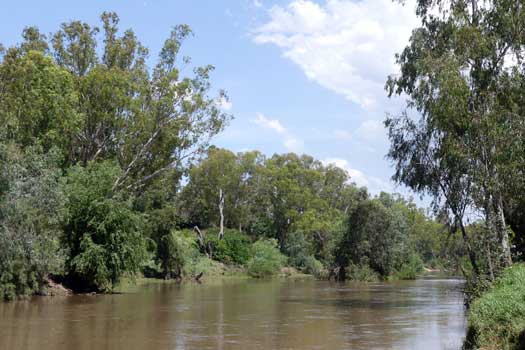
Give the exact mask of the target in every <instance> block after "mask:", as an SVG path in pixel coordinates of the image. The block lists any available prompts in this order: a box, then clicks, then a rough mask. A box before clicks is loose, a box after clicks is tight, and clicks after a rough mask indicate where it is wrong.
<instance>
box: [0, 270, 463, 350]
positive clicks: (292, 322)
mask: <svg viewBox="0 0 525 350" xmlns="http://www.w3.org/2000/svg"><path fill="white" fill-rule="evenodd" d="M461 286H462V281H461V280H459V279H441V278H423V279H419V280H416V281H404V282H393V283H372V284H358V283H345V284H339V283H335V282H326V281H315V280H313V279H305V280H282V279H274V280H251V279H248V280H245V279H239V280H224V281H222V282H220V283H219V282H215V283H213V282H205V283H203V284H193V283H189V284H175V283H172V284H150V285H144V286H141V287H139V288H138V289H137V290H136V291H134V292H132V293H127V294H119V295H97V296H73V297H51V298H45V297H38V298H33V299H31V300H29V301H27V300H26V301H18V302H13V303H4V304H2V303H0V349H2V350H4V349H5V350H24V349H28V350H33V349H35V350H63V349H64V350H66V349H67V350H84V349H86V350H87V349H89V350H91V349H93V350H95V349H96V350H104V349H112V350H113V349H114V350H121V349H122V350H124V349H125V350H134V349H141V350H143V349H144V350H168V349H169V350H178V349H190V350H193V349H196V350H201V349H256V350H257V349H265V350H266V349H301V350H307V349H352V350H360V349H366V350H372V349H401V350H404V349H417V350H419V349H422V350H433V349H440V350H441V349H460V348H461V342H462V340H463V338H464V335H465V319H464V309H463V304H462V295H461Z"/></svg>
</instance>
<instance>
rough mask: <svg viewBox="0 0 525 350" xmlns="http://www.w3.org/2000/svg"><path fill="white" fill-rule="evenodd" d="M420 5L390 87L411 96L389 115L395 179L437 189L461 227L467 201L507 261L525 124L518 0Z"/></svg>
mask: <svg viewBox="0 0 525 350" xmlns="http://www.w3.org/2000/svg"><path fill="white" fill-rule="evenodd" d="M417 14H418V16H419V17H420V18H421V27H419V28H417V29H415V30H414V31H413V34H412V36H411V38H410V43H409V45H408V46H407V47H406V48H405V49H404V50H403V52H402V53H401V54H399V55H398V56H397V62H398V64H399V66H400V68H401V72H400V74H399V75H395V76H391V77H390V78H389V79H388V82H387V90H388V92H389V94H390V95H394V94H406V95H407V96H408V102H407V107H408V109H409V112H407V113H404V114H403V115H401V116H399V117H395V116H391V117H389V118H388V119H387V121H386V125H387V127H388V128H389V137H390V139H391V142H392V146H391V150H390V152H389V158H390V159H391V160H392V161H393V162H394V164H395V166H396V173H395V175H394V179H395V180H397V181H398V182H401V183H404V184H406V185H408V186H409V187H411V188H412V189H414V190H416V191H419V192H427V193H429V194H431V195H432V196H433V198H434V199H435V203H436V204H444V205H445V206H446V208H447V209H448V210H450V212H451V213H452V216H453V218H454V221H456V223H457V224H458V225H459V226H460V228H461V230H462V231H463V230H464V224H463V218H464V213H465V211H466V210H467V208H475V209H478V210H479V211H481V212H482V213H483V214H484V217H485V222H486V225H487V227H489V228H490V230H489V232H490V233H491V234H492V236H493V238H494V239H495V240H497V241H498V242H499V254H498V259H497V260H498V264H500V265H501V266H508V265H510V264H511V262H512V259H511V254H510V242H509V231H508V228H507V225H506V219H505V210H504V199H503V196H504V193H505V188H506V186H508V184H509V181H511V179H512V177H514V176H516V175H518V174H519V171H518V169H519V168H520V165H519V164H521V166H523V164H524V163H523V157H522V154H523V148H522V146H520V145H519V143H517V142H515V141H516V140H517V139H521V135H523V131H524V125H523V123H522V120H523V114H521V111H520V107H518V106H519V101H520V100H521V99H522V97H521V95H522V94H521V93H519V92H518V91H517V89H516V86H519V85H520V84H523V78H524V74H523V66H522V64H521V61H522V57H523V49H524V46H523V44H524V42H523V36H522V35H520V33H521V31H522V29H521V28H523V25H524V24H525V23H524V21H525V15H524V14H523V10H522V6H521V4H520V3H519V2H515V1H484V2H480V1H477V0H472V1H451V2H445V1H440V0H437V1H418V2H417ZM410 110H412V111H415V112H416V113H415V114H416V115H419V117H416V116H414V115H413V114H411V112H410ZM520 147H521V149H520ZM464 237H465V239H466V240H468V237H467V236H466V235H465V234H464ZM470 255H471V262H472V264H473V266H474V267H476V266H475V264H476V262H475V257H474V254H473V253H472V252H471V254H470Z"/></svg>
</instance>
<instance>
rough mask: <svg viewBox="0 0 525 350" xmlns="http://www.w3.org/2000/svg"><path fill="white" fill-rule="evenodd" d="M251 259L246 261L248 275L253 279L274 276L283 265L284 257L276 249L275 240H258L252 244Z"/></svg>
mask: <svg viewBox="0 0 525 350" xmlns="http://www.w3.org/2000/svg"><path fill="white" fill-rule="evenodd" d="M252 254H253V255H252V257H251V258H250V260H249V261H248V273H249V274H250V275H251V276H253V277H264V276H270V275H273V274H275V273H276V272H278V271H279V269H280V268H281V267H282V266H283V264H284V263H285V260H286V258H285V256H284V255H282V254H281V252H280V251H279V248H278V243H277V240H275V239H268V240H258V241H257V242H255V243H254V244H253V247H252Z"/></svg>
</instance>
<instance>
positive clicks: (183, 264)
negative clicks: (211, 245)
mask: <svg viewBox="0 0 525 350" xmlns="http://www.w3.org/2000/svg"><path fill="white" fill-rule="evenodd" d="M198 254H199V252H198V249H197V246H196V243H195V239H193V238H191V237H187V236H184V235H183V233H182V232H180V231H173V232H171V233H170V234H168V235H165V236H164V237H162V238H161V240H160V246H159V260H160V266H161V269H162V272H163V274H164V278H168V279H169V278H173V277H175V278H181V277H182V275H183V274H184V273H185V271H186V268H187V267H188V265H190V264H191V263H192V262H193V260H195V257H196V256H197V255H198Z"/></svg>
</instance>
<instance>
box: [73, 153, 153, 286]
mask: <svg viewBox="0 0 525 350" xmlns="http://www.w3.org/2000/svg"><path fill="white" fill-rule="evenodd" d="M120 172H121V170H120V169H119V167H118V166H116V165H115V164H114V163H110V162H102V163H89V164H88V165H87V167H80V166H75V167H72V168H71V169H70V170H69V172H68V175H67V178H66V181H65V183H64V185H63V188H64V193H65V194H66V216H65V219H64V224H63V230H64V237H63V243H64V246H65V247H66V248H67V249H68V252H69V254H68V257H67V260H66V273H67V274H68V277H69V280H70V281H71V283H72V284H74V286H75V287H76V288H77V289H87V290H93V289H95V290H100V291H110V290H112V289H113V287H114V286H115V284H116V283H118V282H119V281H120V279H121V278H122V277H123V276H126V275H128V276H133V275H134V274H136V273H137V272H139V271H140V269H141V267H142V265H143V264H144V262H145V259H146V257H147V254H146V240H145V237H144V236H143V235H142V232H141V231H142V227H143V220H142V217H141V215H140V214H139V213H137V212H134V211H133V210H132V209H131V205H130V202H129V200H128V201H126V199H125V198H123V197H121V196H120V195H119V194H115V193H114V192H113V191H112V186H113V183H114V181H115V179H116V178H117V177H118V176H119V175H120Z"/></svg>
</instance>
